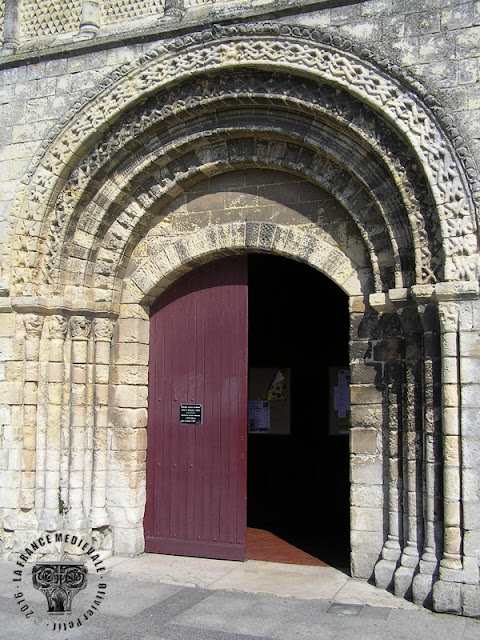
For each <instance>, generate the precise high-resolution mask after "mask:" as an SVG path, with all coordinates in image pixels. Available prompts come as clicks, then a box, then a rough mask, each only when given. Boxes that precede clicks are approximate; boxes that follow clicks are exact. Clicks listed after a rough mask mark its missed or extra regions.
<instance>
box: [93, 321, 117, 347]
mask: <svg viewBox="0 0 480 640" xmlns="http://www.w3.org/2000/svg"><path fill="white" fill-rule="evenodd" d="M113 328H114V322H113V320H110V318H96V319H95V324H94V335H95V340H97V341H98V342H110V341H111V339H112V335H113Z"/></svg>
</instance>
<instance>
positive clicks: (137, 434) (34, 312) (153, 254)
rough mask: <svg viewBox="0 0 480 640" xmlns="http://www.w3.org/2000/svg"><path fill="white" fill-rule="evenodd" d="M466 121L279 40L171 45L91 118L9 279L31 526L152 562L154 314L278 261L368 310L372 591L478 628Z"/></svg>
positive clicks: (366, 502)
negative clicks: (214, 270) (43, 362)
mask: <svg viewBox="0 0 480 640" xmlns="http://www.w3.org/2000/svg"><path fill="white" fill-rule="evenodd" d="M279 40H280V43H279ZM444 116H445V112H444V111H443V110H442V109H441V107H440V105H439V104H438V102H437V101H436V100H435V99H434V98H433V97H432V96H429V95H428V94H427V92H426V91H425V90H424V88H423V87H421V86H420V85H419V84H418V83H416V82H415V80H414V79H413V78H406V77H403V76H402V75H401V72H400V71H399V70H398V69H397V68H396V67H395V66H394V65H390V64H389V63H388V61H387V62H385V61H376V60H375V58H374V56H373V55H370V53H369V52H366V53H365V55H364V52H362V51H360V50H359V49H357V48H356V46H355V45H354V44H353V43H352V42H351V41H344V40H342V39H341V38H340V39H338V40H336V39H335V40H334V39H332V37H331V36H330V34H324V33H321V32H319V31H316V30H309V29H308V28H304V27H296V26H291V25H272V24H265V25H253V24H251V25H250V24H248V25H241V26H238V25H231V26H226V27H219V28H217V27H214V28H212V29H208V30H206V31H204V32H199V33H195V34H193V35H192V34H190V35H186V36H185V37H180V38H178V39H175V40H172V41H168V42H166V44H165V45H161V46H159V47H158V48H157V49H151V50H149V51H148V52H147V53H146V54H145V55H144V56H143V57H141V58H140V59H138V60H136V61H134V62H132V63H128V64H125V65H122V66H121V67H120V68H119V69H118V70H117V71H116V72H115V73H114V74H112V75H111V76H109V77H108V78H105V80H104V81H103V82H102V83H100V84H99V86H98V87H97V88H96V89H94V90H92V91H90V92H89V93H88V94H86V95H85V98H84V100H82V101H79V102H77V103H76V104H75V105H74V107H73V108H72V110H71V112H70V113H69V114H67V116H66V117H65V119H63V120H62V121H59V123H58V125H57V126H56V127H55V128H54V129H53V130H52V131H51V132H50V133H49V134H48V137H47V138H46V139H45V141H44V143H43V144H42V146H41V147H40V148H39V151H38V155H37V157H36V158H35V159H34V160H33V161H32V164H31V167H30V168H29V170H28V172H27V173H26V175H25V176H24V178H23V186H22V188H21V189H20V190H19V193H18V197H17V201H16V207H15V210H14V214H13V215H14V217H15V224H14V225H12V227H11V232H12V238H11V242H10V243H6V245H5V246H6V253H5V255H4V262H3V266H2V269H3V271H4V272H5V273H6V274H7V276H8V284H9V286H10V294H11V300H12V303H11V305H12V306H11V312H12V313H16V314H17V315H18V317H19V320H18V322H19V326H20V327H21V332H22V333H21V334H19V335H21V336H24V337H25V339H26V343H27V344H28V345H29V346H28V349H26V351H25V363H26V364H25V367H24V381H25V390H26V393H27V401H26V402H24V403H22V404H21V405H19V406H20V408H19V410H18V412H17V413H18V415H17V417H18V422H19V424H21V425H23V426H22V428H23V427H24V431H23V432H22V433H23V439H22V441H21V445H19V446H21V448H22V449H21V452H22V456H23V458H24V459H26V460H29V459H31V458H32V454H31V452H32V437H31V433H32V429H33V430H34V431H35V449H36V452H35V459H36V463H35V464H36V467H35V469H34V470H33V471H32V470H31V469H30V468H28V469H27V468H21V469H18V477H19V478H20V480H19V487H18V491H17V489H15V491H17V493H18V502H19V504H20V507H21V508H20V512H21V513H20V515H19V518H20V520H21V527H23V529H24V530H27V529H29V528H32V527H38V528H39V529H42V528H43V529H47V530H53V529H55V527H56V526H57V520H58V518H59V517H60V518H61V519H63V520H62V523H64V524H65V527H67V528H69V529H72V530H80V531H84V530H91V531H92V532H94V533H95V535H97V536H98V537H99V539H100V542H101V544H103V545H104V546H105V547H106V548H108V546H109V544H110V540H111V537H112V536H113V548H114V550H115V552H116V553H124V554H135V553H139V552H141V551H142V550H143V548H144V535H143V515H144V508H145V466H144V458H145V451H146V447H147V442H146V431H145V425H146V421H147V417H148V402H147V377H148V352H149V340H150V338H149V330H148V327H149V313H150V308H151V305H152V304H153V303H154V301H155V300H156V299H157V298H158V297H159V296H160V294H161V293H162V291H164V290H165V289H167V288H168V286H169V285H170V284H172V282H175V281H176V280H177V279H178V278H179V277H180V276H181V275H182V274H184V273H187V272H189V271H191V270H193V269H195V268H196V267H198V266H199V265H201V264H203V263H206V262H209V261H211V260H214V259H216V258H218V257H220V256H228V255H234V254H237V253H242V252H251V251H257V252H264V253H271V254H274V255H278V256H285V257H289V258H292V259H294V260H297V261H300V262H304V263H306V264H307V265H309V266H311V267H313V268H314V269H316V270H318V271H320V272H321V273H322V274H324V275H326V276H327V277H328V278H329V279H330V280H331V281H332V282H334V283H335V284H336V285H337V286H338V287H340V288H341V289H342V290H343V291H344V292H345V294H346V295H347V296H348V303H349V313H350V345H349V347H350V363H349V364H350V369H351V376H352V384H351V403H352V407H351V431H350V476H351V480H352V488H351V502H350V506H351V509H350V513H351V547H352V553H351V566H352V572H353V574H354V575H356V576H358V577H364V578H371V577H372V576H374V577H375V580H376V581H377V584H378V585H381V586H383V587H390V588H393V589H394V590H395V592H396V593H397V594H401V595H407V596H413V597H414V598H415V599H416V600H417V601H418V602H424V601H428V599H429V598H431V597H432V593H433V594H434V596H435V597H436V598H437V600H436V602H437V603H438V606H439V607H444V608H449V607H450V608H451V609H452V610H456V611H457V610H460V608H461V606H460V605H459V604H458V603H459V602H460V600H461V597H463V596H464V595H465V594H467V595H468V594H469V597H472V598H473V597H474V595H475V594H478V549H477V550H476V549H475V547H474V545H475V543H474V540H475V538H474V536H473V537H472V536H469V535H467V533H471V532H474V531H475V526H476V525H473V524H472V523H473V522H474V521H475V517H474V514H475V513H476V511H475V509H476V508H477V507H478V505H477V501H476V493H475V491H476V489H475V486H476V485H475V480H474V479H473V480H472V477H474V476H473V472H472V466H473V464H474V463H473V462H472V459H471V456H470V457H469V456H468V452H469V451H470V449H468V448H466V444H465V443H467V442H468V438H469V437H471V438H472V442H473V440H474V439H475V437H476V436H475V434H473V435H471V434H470V435H468V424H469V423H468V421H466V418H465V416H466V415H467V414H468V409H469V407H470V405H466V404H465V403H468V402H471V400H470V396H469V394H468V393H463V392H462V394H461V393H460V389H461V388H462V384H463V382H464V380H465V379H467V380H470V378H469V376H470V375H471V373H470V369H466V368H465V364H464V362H465V361H462V358H461V355H462V354H467V355H468V354H469V353H470V352H469V349H470V342H469V339H470V337H471V336H470V334H472V333H473V331H472V327H473V320H472V318H473V317H474V307H473V302H472V300H474V299H475V300H476V299H477V298H478V282H477V278H478V272H479V271H478V264H479V262H478V246H477V226H476V218H475V202H474V194H475V189H476V188H477V186H476V182H475V181H476V174H475V171H473V169H472V165H471V163H470V158H469V155H468V152H467V151H466V150H465V149H464V148H463V147H462V146H461V144H462V143H461V137H460V136H458V135H457V134H456V133H455V132H454V131H453V130H451V128H450V125H449V122H448V120H447V119H446V118H445V117H444ZM266 172H271V173H270V177H271V180H270V182H269V184H268V185H261V184H258V182H257V183H255V177H256V176H258V174H259V173H260V174H262V175H265V174H266ZM280 175H281V176H285V175H287V176H288V177H289V178H288V180H286V179H284V178H281V180H278V181H277V178H276V177H274V176H277V177H278V176H280ZM239 180H240V182H238V181H239ZM241 180H243V182H241ZM229 181H233V182H234V184H228V183H229ZM235 181H237V182H235ZM282 181H283V182H282ZM284 183H285V184H287V186H286V187H284V186H282V187H281V185H282V184H284ZM261 186H268V187H270V194H269V195H268V199H269V200H268V202H266V201H265V200H262V198H267V196H266V195H265V193H260V191H259V188H260V187H261ZM309 190H310V194H309ZM312 192H313V196H312ZM292 193H294V194H295V198H296V199H294V201H292V200H289V198H290V197H291V195H292ZM300 194H302V197H300ZM309 197H313V203H312V201H310V200H308V198H309ZM218 198H220V200H221V202H219V201H218ZM206 201H208V202H206ZM322 202H323V205H322ZM202 205H203V208H202ZM465 332H466V333H467V334H468V336H469V338H465V337H464V336H465ZM22 339H23V338H22ZM473 351H474V348H472V352H473ZM40 353H42V354H45V353H47V354H49V355H48V358H49V362H48V364H49V365H52V366H48V367H45V372H46V375H45V376H43V377H42V379H41V381H37V380H33V381H32V380H31V377H32V376H33V377H35V365H36V364H38V361H39V354H40ZM468 357H469V355H468ZM58 363H62V364H63V363H65V366H64V368H62V367H59V366H58ZM22 375H23V374H22ZM32 382H33V384H30V383H32ZM37 383H38V389H37V387H36V386H35V384H37ZM472 384H473V383H472ZM32 407H33V409H32ZM59 442H61V443H62V446H58V443H59ZM53 445H55V446H53ZM472 447H473V445H472ZM47 450H48V451H49V453H50V456H49V464H48V465H47V464H46V452H47ZM19 458H20V456H19ZM469 483H470V484H469ZM464 488H465V490H464ZM59 495H60V499H61V501H62V504H65V505H66V509H65V510H64V511H62V513H61V514H60V515H59V512H58V504H59ZM21 527H20V528H21ZM472 540H473V542H472ZM452 585H454V586H452ZM470 587H471V588H470ZM435 594H436V595H435ZM462 594H463V595H462ZM467 595H465V597H467Z"/></svg>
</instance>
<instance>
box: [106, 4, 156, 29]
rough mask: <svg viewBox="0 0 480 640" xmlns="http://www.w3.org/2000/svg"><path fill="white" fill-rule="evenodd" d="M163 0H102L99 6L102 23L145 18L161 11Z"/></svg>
mask: <svg viewBox="0 0 480 640" xmlns="http://www.w3.org/2000/svg"><path fill="white" fill-rule="evenodd" d="M164 4H165V2H164V0H103V1H102V2H101V5H100V8H101V13H102V24H113V23H115V22H123V21H125V20H135V19H138V18H146V17H147V16H150V15H153V14H155V13H160V12H163V7H164Z"/></svg>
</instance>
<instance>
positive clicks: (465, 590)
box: [462, 584, 480, 626]
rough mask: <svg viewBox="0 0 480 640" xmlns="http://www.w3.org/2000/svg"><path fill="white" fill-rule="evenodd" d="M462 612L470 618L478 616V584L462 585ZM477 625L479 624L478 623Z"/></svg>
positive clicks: (479, 600) (479, 608)
mask: <svg viewBox="0 0 480 640" xmlns="http://www.w3.org/2000/svg"><path fill="white" fill-rule="evenodd" d="M462 613H463V615H464V616H470V617H472V618H479V617H480V585H478V584H464V585H462ZM477 626H480V623H479V624H478V625H477Z"/></svg>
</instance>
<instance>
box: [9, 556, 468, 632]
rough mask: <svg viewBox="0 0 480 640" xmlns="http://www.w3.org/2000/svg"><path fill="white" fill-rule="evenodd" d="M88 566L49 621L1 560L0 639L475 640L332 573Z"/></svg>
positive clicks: (214, 566) (187, 561) (454, 620)
mask: <svg viewBox="0 0 480 640" xmlns="http://www.w3.org/2000/svg"><path fill="white" fill-rule="evenodd" d="M88 566H89V574H88V584H87V588H85V589H84V590H82V591H79V592H78V593H77V595H75V596H74V599H73V601H72V614H71V616H70V617H67V616H66V615H65V614H61V615H57V616H48V614H47V613H46V608H47V607H46V599H45V596H44V595H43V594H42V593H41V592H39V591H37V590H35V589H34V588H33V586H32V580H31V568H30V573H29V572H28V564H27V566H26V567H25V568H24V569H23V570H22V576H21V581H20V582H16V583H14V582H13V578H14V577H15V575H14V574H13V570H14V568H15V565H14V564H13V563H11V562H6V561H1V562H0V587H1V592H0V640H44V639H45V640H49V639H50V638H59V639H61V640H73V639H77V638H78V639H81V638H84V639H85V640H87V639H88V640H235V639H239V640H303V639H305V640H331V639H332V640H333V639H335V640H364V639H365V640H367V639H368V640H411V639H417V638H418V639H419V640H420V639H422V640H425V639H426V638H434V640H444V639H445V640H447V639H448V640H451V639H452V638H454V640H461V639H463V640H480V620H471V619H465V618H459V617H455V616H448V615H439V614H433V613H431V612H429V611H427V610H425V609H422V608H420V607H417V606H416V605H414V604H412V603H409V602H406V601H405V600H401V599H399V598H395V597H394V596H392V595H391V594H389V593H386V592H385V591H382V590H380V589H376V588H375V587H373V586H371V585H368V584H366V583H365V582H363V581H360V580H355V579H352V578H350V577H349V576H347V575H345V574H344V573H342V572H340V571H337V570H336V569H332V568H331V567H312V566H310V567H309V566H303V567H299V566H295V565H285V564H275V563H267V562H258V561H247V562H245V563H238V562H225V561H219V560H203V559H194V558H176V557H172V556H158V555H150V554H145V555H143V556H140V557H138V558H134V559H125V558H111V559H109V560H107V561H105V567H106V569H107V571H106V572H105V573H104V574H103V573H102V574H100V575H99V576H97V575H95V574H94V568H93V567H90V565H88ZM102 581H103V582H102ZM102 583H103V584H106V585H107V586H106V588H104V589H103V588H102V587H101V586H100V585H101V584H102ZM102 589H103V591H104V593H105V597H104V599H101V600H99V599H97V597H98V593H101V592H102ZM15 594H16V595H17V598H15ZM18 594H22V595H21V596H19V595H18ZM95 600H97V604H96V605H95V604H93V603H95ZM20 601H22V602H20ZM92 604H93V606H96V610H93V608H92ZM25 607H27V608H26V609H24V611H23V612H22V611H21V609H22V608H25ZM30 611H32V612H33V613H32V614H29V612H30ZM27 615H28V617H27ZM85 618H87V620H85ZM66 620H71V621H72V626H73V627H74V628H73V629H70V628H69V626H68V624H67V623H66V622H65V621H66ZM78 621H80V622H81V623H82V626H81V627H78V626H76V625H78ZM54 625H55V627H56V628H55V629H54ZM59 626H60V630H58V627H59ZM65 627H66V628H65Z"/></svg>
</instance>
